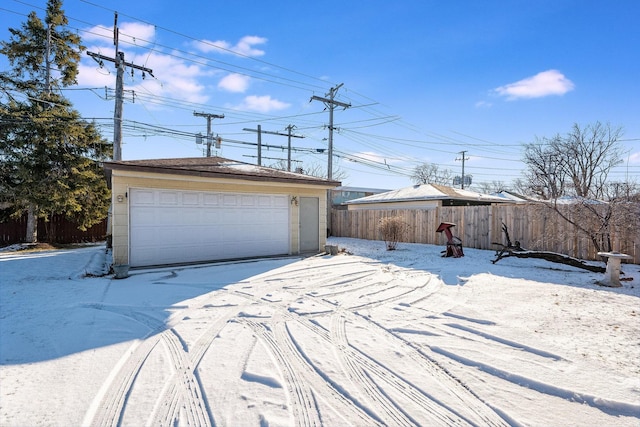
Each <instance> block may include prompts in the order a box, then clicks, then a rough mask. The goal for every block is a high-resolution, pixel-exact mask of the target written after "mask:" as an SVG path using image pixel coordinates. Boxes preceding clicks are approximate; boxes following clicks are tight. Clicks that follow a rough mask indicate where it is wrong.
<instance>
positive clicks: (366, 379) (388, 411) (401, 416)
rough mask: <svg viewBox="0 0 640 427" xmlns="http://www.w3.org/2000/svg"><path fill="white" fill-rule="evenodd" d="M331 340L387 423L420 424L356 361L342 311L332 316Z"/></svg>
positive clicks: (359, 386) (349, 371)
mask: <svg viewBox="0 0 640 427" xmlns="http://www.w3.org/2000/svg"><path fill="white" fill-rule="evenodd" d="M331 342H332V344H333V345H334V346H335V347H336V349H337V353H338V357H339V359H340V362H341V364H342V366H343V369H344V370H345V371H347V372H348V373H349V377H351V379H352V381H353V383H354V385H356V387H358V388H360V389H362V390H363V392H364V393H365V395H366V396H368V397H369V398H370V399H372V400H373V402H375V407H376V409H377V411H376V412H377V413H378V415H379V416H380V418H381V419H382V421H384V423H385V424H387V425H394V426H413V425H418V423H417V422H415V420H413V419H412V418H410V417H409V416H408V415H407V414H406V413H405V412H404V411H402V410H401V409H400V408H399V407H398V406H396V404H395V403H394V402H392V401H391V400H390V399H389V398H388V397H387V395H386V394H384V393H381V392H380V390H379V388H378V386H377V385H376V384H375V382H374V381H372V379H371V377H370V376H369V375H367V374H366V373H365V371H364V370H363V369H362V365H359V364H358V363H356V362H358V361H357V360H356V359H355V358H354V357H352V355H351V354H350V353H351V352H350V351H349V342H348V340H347V334H346V327H345V318H344V314H343V313H342V312H337V313H335V314H334V315H333V316H332V318H331Z"/></svg>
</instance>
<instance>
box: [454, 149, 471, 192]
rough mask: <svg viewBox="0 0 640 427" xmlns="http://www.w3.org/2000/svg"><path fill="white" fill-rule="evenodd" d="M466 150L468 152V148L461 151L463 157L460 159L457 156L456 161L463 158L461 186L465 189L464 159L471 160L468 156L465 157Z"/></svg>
mask: <svg viewBox="0 0 640 427" xmlns="http://www.w3.org/2000/svg"><path fill="white" fill-rule="evenodd" d="M466 152H467V150H464V151H460V154H462V157H461V158H459V159H458V158H456V161H458V160H462V180H461V184H462V186H461V188H462V189H463V190H464V161H465V160H469V158H468V157H465V156H464V155H465V153H466Z"/></svg>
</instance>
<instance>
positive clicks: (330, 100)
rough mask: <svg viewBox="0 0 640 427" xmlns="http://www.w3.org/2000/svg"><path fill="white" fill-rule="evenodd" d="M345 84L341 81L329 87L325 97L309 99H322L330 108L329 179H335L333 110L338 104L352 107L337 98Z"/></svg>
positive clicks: (345, 107)
mask: <svg viewBox="0 0 640 427" xmlns="http://www.w3.org/2000/svg"><path fill="white" fill-rule="evenodd" d="M343 84H344V83H340V84H339V85H337V86H336V87H332V88H331V89H329V93H327V94H326V97H325V98H322V97H320V96H315V95H314V96H312V97H311V100H310V101H309V102H311V101H322V102H324V105H326V106H327V108H328V109H329V163H328V165H327V179H329V180H331V179H333V129H334V127H333V110H334V108H336V105H337V106H339V107H343V108H344V109H345V110H346V109H347V108H349V107H351V104H347V103H344V102H340V101H336V100H335V96H336V92H338V89H340V88H341V87H342V85H343Z"/></svg>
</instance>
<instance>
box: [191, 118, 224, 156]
mask: <svg viewBox="0 0 640 427" xmlns="http://www.w3.org/2000/svg"><path fill="white" fill-rule="evenodd" d="M193 115H194V116H198V117H206V118H207V157H211V143H212V142H213V134H212V133H211V119H224V114H210V113H198V112H196V111H194V112H193Z"/></svg>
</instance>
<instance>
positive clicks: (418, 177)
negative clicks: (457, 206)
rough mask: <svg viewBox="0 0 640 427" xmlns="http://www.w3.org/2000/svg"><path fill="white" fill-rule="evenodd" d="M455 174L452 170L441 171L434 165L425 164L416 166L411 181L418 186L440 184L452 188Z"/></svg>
mask: <svg viewBox="0 0 640 427" xmlns="http://www.w3.org/2000/svg"><path fill="white" fill-rule="evenodd" d="M452 179H453V173H452V172H451V170H450V169H440V168H439V167H438V165H436V164H433V163H423V164H421V165H418V166H416V168H415V169H414V170H413V175H411V180H412V181H413V182H414V183H416V184H439V185H448V186H451V183H452Z"/></svg>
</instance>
